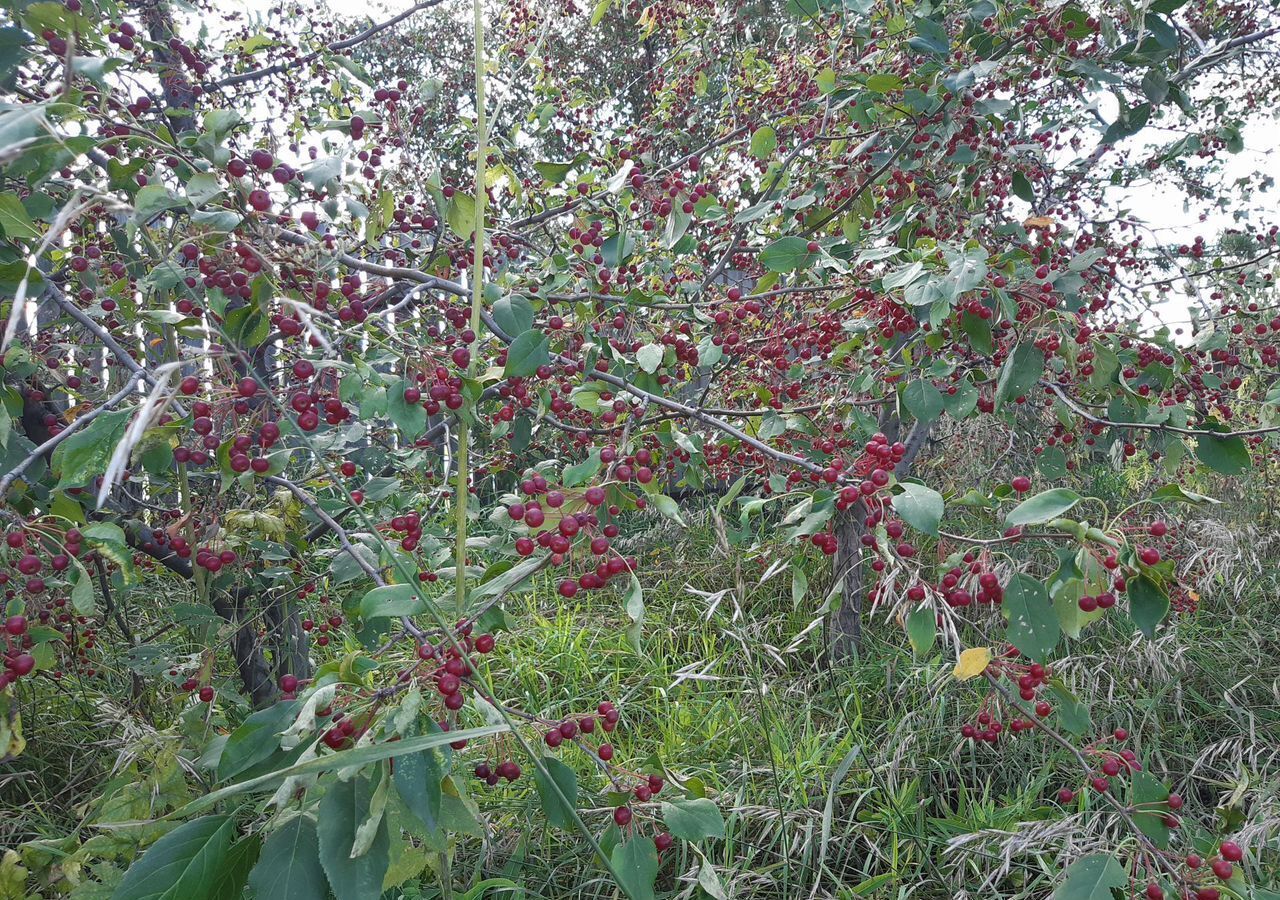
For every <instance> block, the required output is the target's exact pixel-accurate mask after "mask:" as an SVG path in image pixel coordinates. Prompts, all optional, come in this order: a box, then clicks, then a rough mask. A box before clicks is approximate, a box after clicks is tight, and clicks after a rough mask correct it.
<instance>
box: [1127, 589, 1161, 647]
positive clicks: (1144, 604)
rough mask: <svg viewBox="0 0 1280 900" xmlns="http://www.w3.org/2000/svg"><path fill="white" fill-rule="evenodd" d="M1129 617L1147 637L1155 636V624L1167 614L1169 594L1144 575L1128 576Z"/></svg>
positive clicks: (1152, 637)
mask: <svg viewBox="0 0 1280 900" xmlns="http://www.w3.org/2000/svg"><path fill="white" fill-rule="evenodd" d="M1126 587H1127V593H1128V596H1129V618H1131V619H1133V624H1134V625H1137V626H1138V630H1139V631H1141V632H1142V633H1143V634H1145V635H1146V636H1147V637H1148V638H1151V639H1154V638H1155V636H1156V626H1157V625H1159V624H1160V623H1161V622H1163V621H1164V617H1165V616H1167V615H1168V614H1169V595H1168V594H1166V593H1165V592H1164V589H1163V588H1161V587H1160V585H1158V584H1156V583H1155V582H1154V581H1152V580H1151V579H1150V578H1149V577H1148V576H1146V575H1137V576H1135V577H1133V578H1130V579H1129V581H1128V583H1127V585H1126Z"/></svg>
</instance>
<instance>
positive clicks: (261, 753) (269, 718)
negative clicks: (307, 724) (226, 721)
mask: <svg viewBox="0 0 1280 900" xmlns="http://www.w3.org/2000/svg"><path fill="white" fill-rule="evenodd" d="M297 706H298V704H297V702H296V701H294V700H286V701H284V702H281V703H276V704H273V705H272V706H268V707H267V708H266V709H260V710H258V711H257V712H255V713H254V714H253V715H251V716H249V718H247V719H245V720H244V721H243V722H242V723H240V727H239V728H237V729H236V730H235V731H233V732H231V735H230V737H228V738H227V742H226V743H225V744H224V745H223V747H222V755H221V756H220V757H219V758H218V780H219V781H227V780H229V779H231V778H234V777H235V776H236V775H239V774H240V773H241V772H244V771H245V770H247V769H250V768H252V767H253V766H256V765H257V764H258V763H260V762H262V761H263V760H265V759H267V758H268V757H270V756H271V754H272V753H274V752H276V751H277V750H279V749H280V733H281V732H282V731H284V730H285V729H286V728H288V727H289V725H290V724H291V723H292V722H293V715H294V711H295V710H296V709H297Z"/></svg>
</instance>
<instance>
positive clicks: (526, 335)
mask: <svg viewBox="0 0 1280 900" xmlns="http://www.w3.org/2000/svg"><path fill="white" fill-rule="evenodd" d="M550 343H551V339H550V338H548V337H547V336H546V335H545V334H543V333H542V332H541V331H538V330H536V329H533V328H531V329H529V330H528V331H524V332H522V333H521V334H520V335H519V336H518V337H517V338H516V339H515V340H514V341H512V342H511V346H510V347H508V348H507V365H506V368H504V369H503V373H502V374H503V375H505V376H506V377H507V378H528V377H529V376H530V375H533V374H535V373H536V372H537V371H538V366H545V365H546V364H547V363H549V362H551V356H550V354H549V353H548V350H547V348H548V346H549V345H550Z"/></svg>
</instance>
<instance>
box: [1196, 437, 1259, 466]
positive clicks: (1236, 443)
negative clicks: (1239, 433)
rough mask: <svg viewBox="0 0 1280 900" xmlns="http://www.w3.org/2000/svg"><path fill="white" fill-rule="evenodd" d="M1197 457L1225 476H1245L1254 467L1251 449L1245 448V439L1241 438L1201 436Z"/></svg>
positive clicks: (1198, 440) (1197, 444)
mask: <svg viewBox="0 0 1280 900" xmlns="http://www.w3.org/2000/svg"><path fill="white" fill-rule="evenodd" d="M1196 457H1197V458H1199V460H1200V462H1202V463H1204V464H1205V465H1206V466H1208V467H1209V468H1210V469H1213V471H1215V472H1220V473H1222V474H1223V475H1240V474H1243V473H1244V472H1247V471H1248V470H1249V467H1250V466H1251V465H1252V461H1251V460H1250V459H1249V448H1248V447H1247V446H1245V443H1244V438H1240V437H1210V436H1209V435H1200V436H1199V437H1197V438H1196Z"/></svg>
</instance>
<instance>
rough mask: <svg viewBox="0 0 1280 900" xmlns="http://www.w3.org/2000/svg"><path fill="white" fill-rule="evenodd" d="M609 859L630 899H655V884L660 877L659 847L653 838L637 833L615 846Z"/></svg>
mask: <svg viewBox="0 0 1280 900" xmlns="http://www.w3.org/2000/svg"><path fill="white" fill-rule="evenodd" d="M609 860H610V862H611V863H612V864H613V871H614V872H615V873H616V875H617V878H618V881H619V882H620V883H621V885H622V889H623V891H624V892H625V893H626V895H627V896H628V897H629V898H630V900H653V896H654V895H653V884H654V882H655V881H656V880H657V878H658V849H657V848H656V847H654V846H653V839H652V838H650V837H649V836H648V835H643V834H638V835H636V836H635V837H633V838H632V839H631V840H629V841H627V842H626V843H625V844H621V845H619V846H617V847H615V848H613V853H612V855H611V856H610V857H609Z"/></svg>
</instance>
